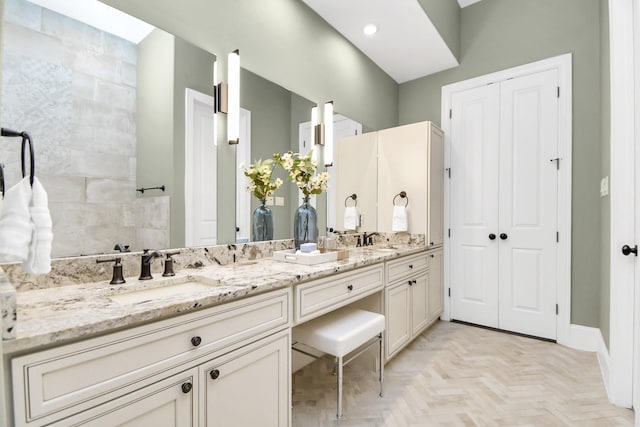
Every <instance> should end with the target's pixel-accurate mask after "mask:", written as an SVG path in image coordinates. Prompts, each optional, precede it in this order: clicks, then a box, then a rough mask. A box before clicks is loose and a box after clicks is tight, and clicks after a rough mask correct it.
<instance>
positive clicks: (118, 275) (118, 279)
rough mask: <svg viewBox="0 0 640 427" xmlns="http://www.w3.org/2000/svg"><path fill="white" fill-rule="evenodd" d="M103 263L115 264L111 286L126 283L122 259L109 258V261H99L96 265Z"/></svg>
mask: <svg viewBox="0 0 640 427" xmlns="http://www.w3.org/2000/svg"><path fill="white" fill-rule="evenodd" d="M103 262H113V263H114V264H113V275H112V276H111V281H110V282H109V284H111V285H119V284H121V283H126V280H124V277H123V275H122V258H119V257H117V258H109V259H97V260H96V264H100V263H103Z"/></svg>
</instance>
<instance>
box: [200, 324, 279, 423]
mask: <svg viewBox="0 0 640 427" xmlns="http://www.w3.org/2000/svg"><path fill="white" fill-rule="evenodd" d="M290 343H291V339H290V334H289V332H288V331H287V332H286V333H280V334H278V335H274V336H271V337H268V338H265V339H262V340H260V341H258V342H257V343H255V344H252V345H250V346H247V347H243V348H241V349H238V350H236V351H234V352H231V353H229V354H228V355H226V356H222V357H220V358H218V359H216V360H214V361H212V362H211V363H209V364H206V365H203V367H202V368H201V379H202V381H203V382H202V384H204V386H203V390H204V405H203V406H204V408H203V411H201V416H202V417H203V422H202V425H206V426H211V427H214V426H215V427H229V426H261V427H285V426H288V425H289V413H290V404H289V400H290V394H291V392H290V390H291V375H290V369H289V367H290V359H289V354H290V352H291V348H290V347H291V345H290Z"/></svg>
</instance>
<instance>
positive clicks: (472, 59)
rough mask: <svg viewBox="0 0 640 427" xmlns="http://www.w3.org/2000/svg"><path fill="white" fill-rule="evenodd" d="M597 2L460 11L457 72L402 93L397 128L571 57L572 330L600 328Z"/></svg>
mask: <svg viewBox="0 0 640 427" xmlns="http://www.w3.org/2000/svg"><path fill="white" fill-rule="evenodd" d="M599 46H600V3H599V0H562V1H557V0H536V1H530V0H484V1H481V2H479V3H475V4H473V5H471V6H468V7H466V8H464V9H462V11H461V35H460V57H459V59H460V66H459V67H457V68H454V69H452V70H447V71H444V72H441V73H438V74H434V75H431V76H427V77H424V78H421V79H417V80H414V81H411V82H408V83H405V84H402V85H401V86H400V101H399V119H400V120H399V121H400V123H401V124H405V123H412V122H416V121H420V120H432V121H434V122H436V123H440V105H441V88H442V86H443V85H446V84H449V83H454V82H457V81H461V80H465V79H469V78H472V77H477V76H481V75H484V74H488V73H491V72H495V71H498V70H502V69H506V68H510V67H514V66H517V65H521V64H525V63H529V62H533V61H537V60H541V59H544V58H548V57H551V56H555V55H560V54H564V53H569V52H570V53H572V54H573V177H572V183H573V200H572V209H573V215H572V234H573V240H572V284H571V299H572V301H571V309H572V313H571V321H572V323H576V324H580V325H585V326H594V327H599V324H600V321H601V319H600V311H601V292H602V289H601V283H600V282H601V280H600V277H601V269H602V265H601V263H600V261H599V260H600V259H601V251H600V245H601V233H600V232H598V231H596V230H601V215H600V210H601V201H600V198H599V192H598V188H599V180H600V174H599V173H597V172H595V171H600V170H601V159H600V157H601V154H602V153H601V151H602V147H601V142H600V138H601V134H602V133H601V132H602V131H601V126H600V122H601V118H602V112H601V109H600V100H601V96H600V91H601V65H600V49H599Z"/></svg>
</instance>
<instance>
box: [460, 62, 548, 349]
mask: <svg viewBox="0 0 640 427" xmlns="http://www.w3.org/2000/svg"><path fill="white" fill-rule="evenodd" d="M557 88H558V72H557V70H549V71H544V72H540V73H537V74H531V75H527V76H523V77H518V78H513V79H509V80H505V81H502V82H497V83H494V84H490V85H485V86H481V87H478V88H474V89H470V90H466V91H463V92H457V93H454V94H453V95H452V97H451V106H452V111H451V180H450V191H451V197H450V200H451V211H450V214H451V218H450V219H451V222H450V224H451V238H450V242H451V251H450V253H451V259H450V262H451V264H450V266H451V269H450V271H451V274H450V286H451V289H450V292H451V295H450V298H451V318H452V319H456V320H461V321H466V322H470V323H475V324H480V325H485V326H490V327H495V328H499V329H504V330H509V331H514V332H519V333H524V334H528V335H534V336H538V337H543V338H549V339H556V302H557V295H556V288H557V265H558V262H557V253H558V249H557V245H558V243H557V241H558V234H557V230H558V227H557V222H558V218H557V213H558V196H557V195H558V168H559V162H560V161H561V159H558V155H557V152H558V89H557Z"/></svg>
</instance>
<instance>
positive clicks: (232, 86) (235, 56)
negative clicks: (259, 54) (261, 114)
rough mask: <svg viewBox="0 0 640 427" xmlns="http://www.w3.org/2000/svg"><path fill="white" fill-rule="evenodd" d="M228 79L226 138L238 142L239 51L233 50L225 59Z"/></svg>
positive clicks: (230, 142) (230, 141) (232, 142)
mask: <svg viewBox="0 0 640 427" xmlns="http://www.w3.org/2000/svg"><path fill="white" fill-rule="evenodd" d="M227 65H228V71H227V79H228V81H229V89H228V102H229V111H228V113H227V140H228V141H229V144H238V143H239V142H240V51H239V50H237V49H236V50H234V51H233V52H231V53H230V54H229V58H228V60H227Z"/></svg>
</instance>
